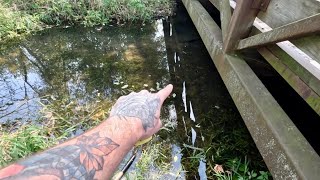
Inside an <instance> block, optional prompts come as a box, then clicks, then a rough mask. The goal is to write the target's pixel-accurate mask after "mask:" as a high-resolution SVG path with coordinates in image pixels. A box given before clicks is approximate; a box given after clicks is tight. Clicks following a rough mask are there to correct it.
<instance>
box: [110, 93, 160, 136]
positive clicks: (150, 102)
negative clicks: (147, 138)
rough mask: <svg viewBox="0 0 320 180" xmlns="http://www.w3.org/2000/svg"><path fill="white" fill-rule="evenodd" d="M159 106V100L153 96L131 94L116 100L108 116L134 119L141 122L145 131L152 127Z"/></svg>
mask: <svg viewBox="0 0 320 180" xmlns="http://www.w3.org/2000/svg"><path fill="white" fill-rule="evenodd" d="M159 105H160V98H159V97H157V96H156V95H153V94H149V93H148V94H147V93H142V92H140V93H131V94H129V95H127V96H123V97H122V98H120V99H119V100H118V102H117V103H116V104H115V105H114V107H113V108H112V110H111V113H110V116H119V117H124V118H125V117H136V118H139V119H140V120H141V121H142V126H143V128H144V130H145V131H147V128H151V127H154V121H155V115H156V112H157V110H158V108H159Z"/></svg>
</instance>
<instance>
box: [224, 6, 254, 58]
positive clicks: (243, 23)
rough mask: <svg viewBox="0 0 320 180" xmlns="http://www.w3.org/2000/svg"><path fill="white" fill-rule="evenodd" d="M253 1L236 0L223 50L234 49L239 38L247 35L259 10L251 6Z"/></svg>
mask: <svg viewBox="0 0 320 180" xmlns="http://www.w3.org/2000/svg"><path fill="white" fill-rule="evenodd" d="M253 1H254V0H238V1H237V6H236V8H235V10H234V12H233V15H232V17H231V21H230V24H229V31H228V34H227V37H226V39H225V41H224V46H223V50H224V52H230V51H232V50H234V49H235V47H236V46H237V43H238V42H239V40H240V39H244V38H246V37H248V35H249V33H250V31H251V27H252V24H253V21H254V19H255V17H256V15H257V14H258V12H259V10H258V9H252V8H251V6H252V3H253ZM220 9H221V8H220Z"/></svg>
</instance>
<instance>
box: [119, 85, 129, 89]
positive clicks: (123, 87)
mask: <svg viewBox="0 0 320 180" xmlns="http://www.w3.org/2000/svg"><path fill="white" fill-rule="evenodd" d="M127 87H129V85H128V84H126V85H124V86H122V87H121V89H126V88H127Z"/></svg>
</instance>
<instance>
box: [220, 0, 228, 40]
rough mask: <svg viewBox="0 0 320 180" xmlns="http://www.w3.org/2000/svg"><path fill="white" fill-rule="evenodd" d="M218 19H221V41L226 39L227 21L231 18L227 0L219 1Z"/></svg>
mask: <svg viewBox="0 0 320 180" xmlns="http://www.w3.org/2000/svg"><path fill="white" fill-rule="evenodd" d="M220 2H221V3H220V19H221V29H222V37H223V42H225V41H226V38H227V34H228V30H229V23H230V20H231V7H230V2H229V0H222V1H220Z"/></svg>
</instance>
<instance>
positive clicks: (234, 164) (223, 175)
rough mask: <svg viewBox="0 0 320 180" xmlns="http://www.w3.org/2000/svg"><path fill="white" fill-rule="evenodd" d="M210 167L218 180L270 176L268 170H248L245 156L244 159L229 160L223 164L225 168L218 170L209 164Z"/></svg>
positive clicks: (266, 179) (246, 179)
mask: <svg viewBox="0 0 320 180" xmlns="http://www.w3.org/2000/svg"><path fill="white" fill-rule="evenodd" d="M221 167H222V166H221ZM210 168H211V170H212V171H213V172H214V173H213V175H214V177H216V178H217V179H218V180H233V179H237V180H250V179H257V180H268V179H270V178H271V174H270V173H269V172H266V171H259V172H256V171H255V170H250V168H249V161H248V160H247V158H245V160H244V161H241V159H239V158H235V159H233V160H229V161H228V162H226V164H225V168H226V169H227V170H223V169H222V168H221V169H220V170H218V169H217V168H213V167H212V166H210Z"/></svg>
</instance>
